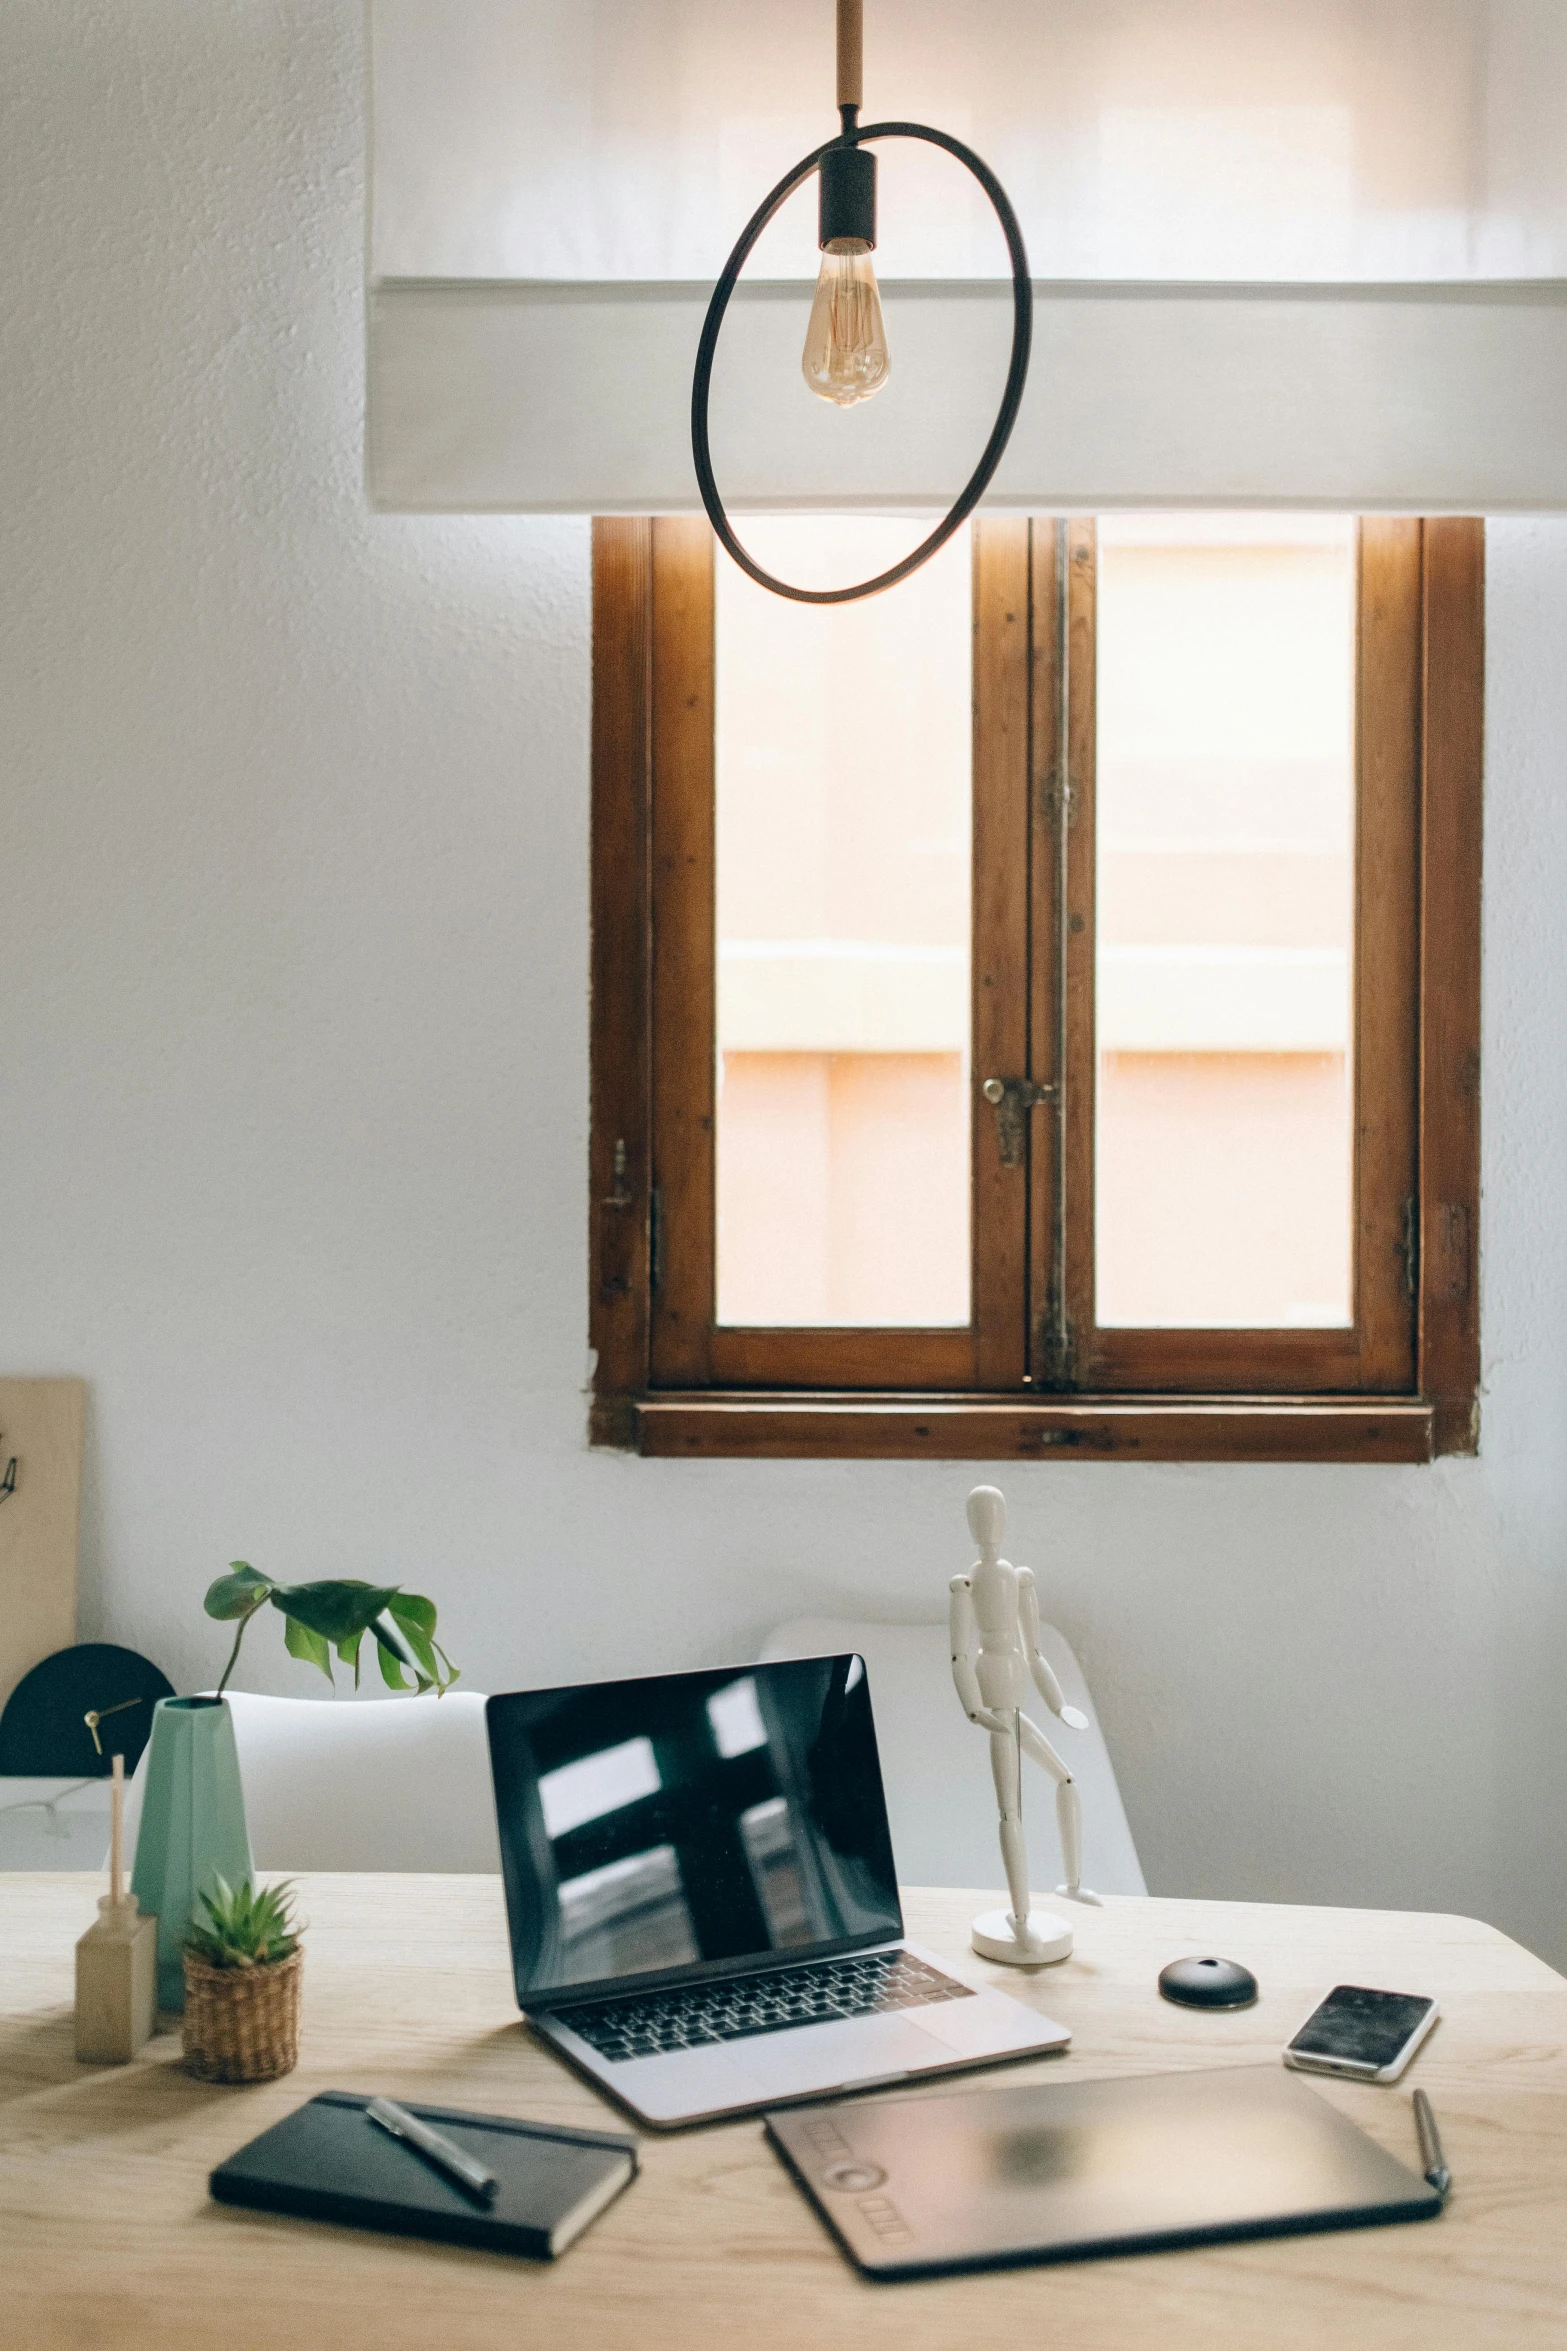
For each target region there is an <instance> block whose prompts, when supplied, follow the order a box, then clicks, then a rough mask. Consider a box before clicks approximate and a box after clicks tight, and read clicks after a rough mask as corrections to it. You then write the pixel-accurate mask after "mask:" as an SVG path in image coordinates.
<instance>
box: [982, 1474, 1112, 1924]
mask: <svg viewBox="0 0 1567 2351" xmlns="http://www.w3.org/2000/svg"><path fill="white" fill-rule="evenodd" d="M968 1523H969V1532H970V1534H971V1535H972V1536H973V1537H974V1540H975V1542H976V1543H977V1544H978V1545H979V1557H978V1559H976V1561H975V1562H974V1565H973V1567H972V1568H971V1569H970V1570H969V1573H968V1574H967V1575H957V1576H954V1577H953V1579H952V1582H951V1585H950V1586H949V1592H950V1603H949V1610H950V1624H951V1634H952V1679H953V1681H954V1682H955V1683H956V1685H957V1692H958V1696H959V1698H960V1699H961V1700H962V1702H963V1711H964V1713H965V1714H966V1715H967V1716H968V1718H969V1721H970V1722H972V1723H977V1724H978V1726H979V1727H980V1729H981V1730H985V1731H988V1732H989V1734H990V1768H991V1773H992V1776H993V1777H994V1779H995V1783H996V1801H997V1803H998V1804H999V1806H1000V1808H1001V1858H1002V1862H1003V1865H1004V1867H1005V1869H1006V1877H1007V1891H1008V1893H1009V1895H1010V1897H1011V1902H1012V1908H1011V1910H1010V1911H1005V1910H987V1911H984V1912H982V1913H981V1915H980V1916H979V1917H978V1918H976V1919H975V1921H974V1925H973V1930H972V1939H973V1944H974V1948H975V1950H976V1951H977V1952H978V1953H979V1954H980V1956H981V1957H982V1958H984V1959H1000V1960H1005V1961H1007V1962H1009V1963H1010V1964H1011V1965H1013V1966H1015V1967H1039V1966H1042V1965H1043V1964H1044V1963H1045V1962H1046V1961H1048V1960H1052V1959H1065V1958H1066V1957H1067V1955H1068V1954H1069V1952H1070V1951H1071V1948H1072V1930H1071V1928H1070V1927H1069V1926H1068V1925H1067V1923H1066V1921H1065V1919H1063V1918H1057V1917H1056V1916H1055V1915H1054V1914H1053V1913H1052V1912H1049V1911H1040V1910H1031V1909H1030V1908H1029V1897H1028V1847H1027V1844H1026V1842H1025V1839H1024V1835H1023V1757H1024V1756H1025V1755H1028V1756H1030V1757H1031V1758H1032V1759H1033V1761H1034V1762H1035V1763H1038V1764H1041V1765H1042V1766H1043V1767H1044V1769H1045V1770H1046V1771H1047V1772H1049V1774H1050V1776H1051V1778H1052V1779H1053V1780H1054V1781H1055V1784H1056V1821H1057V1825H1058V1826H1059V1829H1060V1832H1061V1858H1062V1861H1063V1863H1064V1865H1065V1869H1066V1883H1065V1884H1064V1885H1062V1886H1059V1887H1058V1888H1057V1892H1058V1893H1061V1894H1064V1895H1066V1896H1067V1898H1068V1900H1070V1901H1073V1902H1094V1901H1096V1900H1097V1896H1095V1895H1093V1894H1091V1893H1089V1892H1088V1890H1087V1888H1086V1887H1085V1886H1083V1884H1082V1883H1081V1878H1080V1873H1081V1868H1082V1845H1083V1816H1082V1804H1081V1801H1080V1799H1079V1796H1078V1792H1077V1783H1076V1781H1075V1780H1074V1779H1073V1777H1072V1774H1071V1771H1070V1769H1069V1768H1068V1766H1067V1765H1066V1764H1065V1763H1063V1761H1062V1760H1061V1757H1060V1756H1059V1755H1058V1754H1057V1753H1056V1751H1055V1749H1054V1748H1053V1747H1052V1746H1051V1744H1050V1741H1049V1740H1048V1739H1047V1738H1046V1737H1045V1735H1044V1732H1043V1731H1042V1730H1040V1729H1039V1727H1038V1725H1037V1724H1036V1723H1033V1722H1031V1721H1030V1720H1029V1718H1028V1716H1027V1715H1026V1714H1025V1713H1024V1712H1023V1700H1024V1698H1025V1697H1026V1695H1027V1693H1028V1684H1029V1681H1030V1680H1032V1682H1033V1684H1034V1687H1035V1689H1037V1690H1038V1692H1039V1695H1040V1696H1041V1697H1042V1698H1043V1700H1044V1701H1045V1704H1046V1705H1047V1706H1048V1707H1049V1709H1050V1711H1051V1713H1052V1714H1054V1715H1056V1716H1058V1717H1059V1718H1060V1720H1061V1721H1062V1722H1064V1723H1065V1724H1066V1725H1067V1727H1068V1729H1069V1730H1074V1731H1082V1730H1086V1729H1087V1728H1088V1717H1087V1716H1086V1715H1085V1714H1082V1713H1080V1712H1079V1711H1078V1709H1077V1708H1076V1707H1075V1706H1068V1705H1067V1703H1066V1701H1065V1699H1064V1698H1063V1697H1062V1694H1061V1685H1060V1683H1059V1682H1058V1681H1057V1680H1056V1677H1055V1675H1054V1674H1053V1673H1052V1672H1051V1670H1050V1667H1049V1665H1048V1663H1047V1662H1046V1660H1045V1657H1044V1655H1043V1653H1042V1652H1041V1650H1040V1646H1039V1595H1038V1593H1037V1591H1036V1590H1035V1587H1034V1578H1033V1573H1032V1571H1031V1570H1030V1569H1028V1568H1026V1567H1014V1566H1013V1565H1012V1562H1011V1561H1010V1560H1009V1559H1003V1558H1002V1557H1001V1544H1002V1538H1003V1537H1004V1535H1005V1533H1006V1524H1007V1506H1006V1501H1005V1499H1004V1497H1003V1495H1002V1494H1001V1491H1000V1489H999V1488H998V1487H996V1486H976V1487H975V1488H974V1491H973V1492H972V1493H971V1494H970V1496H969V1498H968Z"/></svg>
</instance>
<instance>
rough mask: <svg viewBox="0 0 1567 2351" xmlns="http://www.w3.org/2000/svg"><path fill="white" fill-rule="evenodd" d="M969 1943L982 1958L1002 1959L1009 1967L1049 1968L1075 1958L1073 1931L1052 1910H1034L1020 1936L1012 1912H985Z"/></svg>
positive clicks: (973, 1929) (980, 1915) (975, 1925)
mask: <svg viewBox="0 0 1567 2351" xmlns="http://www.w3.org/2000/svg"><path fill="white" fill-rule="evenodd" d="M970 1940H971V1942H972V1943H973V1945H974V1948H975V1950H976V1951H977V1952H978V1953H979V1955H980V1957H981V1959H999V1960H1001V1961H1002V1963H1003V1964H1004V1965H1005V1966H1007V1967H1048V1966H1050V1965H1051V1964H1052V1962H1053V1961H1055V1960H1057V1959H1070V1958H1071V1956H1072V1930H1071V1928H1070V1927H1069V1926H1068V1925H1067V1923H1066V1920H1065V1919H1064V1918H1057V1916H1056V1914H1055V1912H1054V1911H1053V1910H1031V1911H1030V1912H1029V1914H1028V1925H1027V1928H1026V1930H1025V1932H1024V1934H1023V1935H1022V1936H1021V1937H1020V1936H1019V1935H1018V1933H1017V1931H1016V1929H1015V1927H1014V1925H1013V1921H1012V1914H1011V1912H1010V1911H1009V1910H982V1911H981V1912H980V1914H979V1916H978V1918H976V1919H975V1921H974V1924H973V1926H972V1928H971V1929H970Z"/></svg>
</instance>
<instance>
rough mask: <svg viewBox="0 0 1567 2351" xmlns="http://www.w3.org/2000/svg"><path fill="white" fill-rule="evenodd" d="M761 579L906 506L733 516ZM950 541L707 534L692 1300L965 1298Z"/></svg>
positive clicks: (959, 793)
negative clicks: (795, 593) (709, 1208)
mask: <svg viewBox="0 0 1567 2351" xmlns="http://www.w3.org/2000/svg"><path fill="white" fill-rule="evenodd" d="M744 535H745V538H746V541H747V543H748V545H749V546H750V547H751V549H752V551H753V552H754V553H755V555H756V556H757V558H758V560H759V561H760V562H762V563H764V564H765V565H767V566H768V568H769V569H770V570H772V571H774V572H776V573H777V574H778V575H779V576H780V577H781V578H785V579H790V580H795V581H798V582H800V583H801V584H802V585H805V586H818V585H819V586H830V585H832V584H834V583H836V582H839V581H844V580H850V579H859V578H863V577H865V576H866V575H867V574H869V573H872V572H875V571H879V570H882V569H884V568H885V567H886V566H887V565H888V564H889V563H893V562H895V561H896V560H897V559H898V557H899V556H901V555H902V554H904V553H905V552H906V551H907V549H908V548H909V546H910V545H911V543H912V533H911V526H910V525H909V524H908V523H907V522H901V523H900V522H893V521H884V520H879V519H866V518H860V517H852V518H851V517H844V516H837V515H831V516H817V515H811V516H787V517H776V516H775V517H764V518H756V517H752V518H748V520H747V522H746V524H745V528H744ZM970 560H971V558H970V545H969V535H968V533H967V531H963V532H960V533H959V535H958V536H957V538H955V539H954V540H953V542H952V543H951V544H950V545H949V546H948V547H946V548H944V549H943V550H942V552H941V554H940V555H938V556H936V557H935V558H934V560H933V561H931V562H930V563H928V564H926V565H925V567H924V569H923V570H922V571H920V572H918V573H917V574H916V575H915V577H914V578H913V579H912V580H909V581H906V582H905V583H904V585H903V586H902V587H901V588H899V589H898V590H897V591H896V593H895V594H892V595H887V596H873V597H871V598H869V599H868V600H867V601H866V602H864V603H860V604H847V605H836V606H835V605H827V606H812V605H802V604H791V603H788V602H786V601H785V600H784V599H783V598H781V597H778V596H773V595H770V594H768V593H767V592H766V591H765V590H763V589H761V588H758V587H755V586H754V585H753V584H752V582H751V581H750V580H748V579H747V578H746V577H745V575H744V573H743V572H741V571H739V570H738V569H737V568H736V567H735V565H734V564H732V563H730V562H729V561H728V560H727V559H726V558H725V557H724V556H722V555H720V556H719V558H718V576H717V601H716V622H715V625H716V633H717V722H716V723H717V798H718V845H717V846H718V1133H717V1137H716V1149H717V1181H718V1267H717V1281H718V1319H719V1321H720V1322H721V1323H728V1324H753V1325H755V1324H760V1325H780V1324H782V1325H788V1324H795V1325H798V1324H807V1325H809V1324H817V1325H831V1324H838V1325H848V1324H857V1325H865V1324H904V1325H911V1324H924V1325H932V1324H963V1323H966V1322H967V1321H968V1319H969V1084H968V1038H969V836H970V830H971V826H970V816H969V805H970V733H971V718H970V700H971V696H970V669H971V662H970V646H969V634H970V625H971V624H970V612H971V602H972V598H971V591H970Z"/></svg>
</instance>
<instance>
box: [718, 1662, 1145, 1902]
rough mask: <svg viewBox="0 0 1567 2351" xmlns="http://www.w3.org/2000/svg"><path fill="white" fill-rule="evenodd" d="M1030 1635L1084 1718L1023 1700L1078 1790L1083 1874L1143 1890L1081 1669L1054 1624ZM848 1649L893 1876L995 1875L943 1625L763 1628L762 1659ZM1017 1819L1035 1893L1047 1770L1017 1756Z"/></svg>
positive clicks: (983, 1791)
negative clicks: (860, 1668) (862, 1693)
mask: <svg viewBox="0 0 1567 2351" xmlns="http://www.w3.org/2000/svg"><path fill="white" fill-rule="evenodd" d="M1039 1643H1040V1647H1041V1648H1042V1649H1043V1651H1044V1653H1045V1656H1046V1658H1047V1660H1048V1661H1049V1664H1050V1666H1051V1668H1052V1669H1053V1671H1054V1673H1055V1676H1056V1679H1057V1680H1058V1681H1059V1682H1060V1684H1061V1689H1062V1693H1063V1695H1064V1696H1065V1698H1066V1701H1067V1704H1068V1705H1069V1706H1080V1707H1081V1708H1082V1710H1083V1712H1084V1713H1085V1714H1086V1715H1087V1717H1088V1722H1089V1727H1088V1729H1087V1730H1086V1731H1069V1730H1067V1729H1066V1728H1065V1727H1064V1725H1062V1724H1060V1723H1058V1722H1057V1721H1056V1720H1055V1718H1054V1717H1053V1716H1052V1715H1051V1713H1050V1712H1049V1710H1048V1708H1047V1707H1046V1706H1045V1704H1044V1701H1043V1700H1040V1702H1039V1704H1038V1705H1037V1706H1035V1707H1034V1708H1033V1709H1032V1712H1033V1714H1034V1718H1035V1720H1036V1721H1037V1722H1038V1724H1039V1726H1040V1728H1041V1730H1043V1732H1044V1733H1045V1736H1046V1737H1047V1738H1048V1739H1049V1740H1050V1742H1051V1744H1052V1745H1053V1746H1054V1747H1055V1749H1056V1751H1057V1753H1058V1754H1060V1755H1062V1756H1064V1757H1065V1758H1066V1759H1067V1760H1068V1761H1069V1762H1070V1764H1071V1767H1072V1774H1073V1777H1074V1778H1075V1779H1076V1781H1077V1783H1078V1785H1079V1787H1080V1789H1081V1790H1082V1797H1083V1883H1084V1884H1085V1885H1086V1886H1091V1887H1092V1888H1093V1890H1094V1892H1095V1893H1096V1894H1146V1893H1147V1891H1148V1888H1147V1886H1146V1885H1145V1883H1144V1882H1143V1873H1142V1867H1141V1864H1140V1863H1139V1861H1138V1858H1137V1847H1136V1846H1135V1845H1134V1844H1133V1842H1132V1832H1131V1829H1130V1828H1129V1826H1128V1825H1127V1818H1126V1808H1125V1806H1124V1805H1123V1804H1122V1802H1121V1791H1120V1789H1119V1787H1117V1785H1116V1778H1115V1767H1114V1765H1113V1764H1112V1763H1111V1761H1110V1752H1109V1749H1108V1748H1107V1747H1106V1745H1105V1740H1104V1733H1103V1731H1101V1729H1100V1728H1099V1717H1098V1715H1097V1714H1096V1713H1095V1712H1094V1702H1093V1699H1092V1697H1091V1696H1090V1695H1089V1690H1088V1684H1087V1683H1086V1682H1085V1681H1084V1679H1083V1672H1082V1668H1081V1666H1080V1665H1079V1664H1078V1662H1077V1659H1076V1657H1075V1656H1074V1655H1073V1654H1072V1647H1071V1644H1070V1642H1069V1641H1068V1640H1067V1639H1066V1637H1065V1636H1064V1634H1061V1633H1058V1632H1057V1631H1056V1628H1055V1626H1054V1625H1048V1624H1047V1625H1041V1626H1040V1628H1039ZM846 1650H856V1651H858V1653H859V1655H860V1656H861V1657H863V1658H864V1660H865V1673H866V1679H867V1681H868V1682H869V1684H870V1693H871V1707H872V1711H873V1713H874V1715H875V1718H876V1744H877V1746H878V1748H879V1749H880V1752H881V1768H882V1780H883V1784H884V1786H885V1789H886V1794H887V1813H888V1817H889V1819H890V1820H891V1823H892V1850H893V1857H894V1859H895V1860H896V1862H897V1865H898V1875H899V1877H900V1879H901V1880H902V1881H903V1883H904V1884H905V1885H909V1886H980V1887H996V1886H999V1885H1000V1884H1001V1882H1002V1872H1001V1845H1000V1840H999V1838H998V1836H997V1833H996V1794H995V1788H994V1785H993V1783H992V1781H991V1777H990V1742H989V1740H988V1739H986V1738H985V1737H984V1736H983V1734H982V1733H981V1732H979V1731H976V1730H975V1729H974V1727H973V1725H972V1724H971V1723H970V1722H969V1721H968V1720H967V1719H966V1718H965V1716H964V1713H963V1709H962V1707H961V1706H960V1705H959V1703H958V1695H957V1692H956V1690H954V1688H953V1686H952V1659H951V1653H950V1650H949V1647H948V1641H947V1628H946V1626H945V1625H944V1624H862V1623H858V1622H854V1621H850V1620H840V1619H839V1618H837V1617H831V1616H797V1617H791V1618H790V1620H789V1621H788V1623H786V1624H780V1625H776V1626H775V1627H774V1628H773V1630H772V1631H771V1632H770V1633H769V1634H768V1636H767V1638H766V1640H765V1641H764V1642H763V1643H762V1648H761V1662H762V1663H764V1664H765V1663H770V1662H771V1661H772V1660H773V1659H774V1658H778V1657H831V1656H836V1655H838V1654H840V1653H842V1652H843V1651H846ZM1023 1819H1024V1822H1025V1825H1026V1827H1027V1831H1028V1865H1029V1875H1030V1877H1031V1878H1032V1880H1033V1885H1034V1890H1035V1892H1036V1893H1038V1894H1041V1895H1046V1896H1048V1895H1049V1894H1051V1893H1052V1892H1053V1891H1054V1890H1055V1888H1056V1886H1057V1885H1059V1884H1060V1882H1061V1875H1062V1866H1061V1843H1060V1839H1059V1838H1058V1837H1057V1835H1056V1810H1055V1795H1054V1791H1053V1789H1052V1787H1051V1784H1050V1781H1049V1780H1048V1779H1047V1777H1046V1776H1045V1774H1044V1773H1043V1772H1042V1771H1040V1770H1038V1769H1037V1768H1036V1767H1035V1766H1034V1765H1032V1764H1029V1763H1025V1764H1024V1767H1023Z"/></svg>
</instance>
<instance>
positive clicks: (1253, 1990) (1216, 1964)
mask: <svg viewBox="0 0 1567 2351" xmlns="http://www.w3.org/2000/svg"><path fill="white" fill-rule="evenodd" d="M1159 1989H1160V1991H1161V1992H1162V1993H1163V1995H1164V1997H1165V1999H1166V2000H1173V2001H1174V2002H1175V2003H1176V2005H1177V2007H1179V2008H1249V2007H1250V2006H1251V2004H1252V2002H1253V2001H1254V2000H1255V1999H1256V1997H1257V1979H1256V1977H1255V1976H1254V1975H1253V1974H1252V1972H1251V1969H1250V1968H1249V1967H1242V1966H1241V1965H1240V1963H1239V1961H1237V1960H1234V1959H1172V1960H1171V1962H1170V1964H1169V1966H1168V1967H1166V1968H1162V1969H1161V1970H1160V1973H1159Z"/></svg>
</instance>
